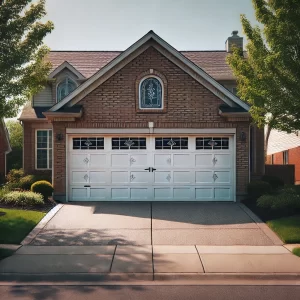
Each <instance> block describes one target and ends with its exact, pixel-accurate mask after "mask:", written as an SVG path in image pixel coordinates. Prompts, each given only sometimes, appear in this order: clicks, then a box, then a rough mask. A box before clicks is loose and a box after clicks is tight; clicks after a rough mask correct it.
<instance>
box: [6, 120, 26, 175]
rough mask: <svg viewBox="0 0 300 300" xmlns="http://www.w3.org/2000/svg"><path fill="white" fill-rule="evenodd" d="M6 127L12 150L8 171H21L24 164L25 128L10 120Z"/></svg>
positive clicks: (8, 158) (8, 157) (8, 161)
mask: <svg viewBox="0 0 300 300" xmlns="http://www.w3.org/2000/svg"><path fill="white" fill-rule="evenodd" d="M6 127H7V130H8V133H9V140H10V146H11V149H12V151H11V152H10V153H9V154H8V155H7V171H10V170H11V169H20V168H22V162H23V127H22V125H21V124H20V122H18V121H14V120H8V121H7V122H6Z"/></svg>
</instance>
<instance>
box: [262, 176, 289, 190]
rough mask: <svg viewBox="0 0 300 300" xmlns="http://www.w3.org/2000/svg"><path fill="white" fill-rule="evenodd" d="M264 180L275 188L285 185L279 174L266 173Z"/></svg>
mask: <svg viewBox="0 0 300 300" xmlns="http://www.w3.org/2000/svg"><path fill="white" fill-rule="evenodd" d="M261 180H262V181H265V182H268V183H269V184H270V185H271V187H272V189H273V190H276V189H279V188H282V187H283V186H284V181H283V180H282V179H281V178H279V177H277V176H272V175H264V176H263V177H262V178H261Z"/></svg>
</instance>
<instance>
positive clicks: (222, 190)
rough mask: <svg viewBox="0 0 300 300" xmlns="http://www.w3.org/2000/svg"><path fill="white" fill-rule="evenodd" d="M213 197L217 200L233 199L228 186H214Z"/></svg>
mask: <svg viewBox="0 0 300 300" xmlns="http://www.w3.org/2000/svg"><path fill="white" fill-rule="evenodd" d="M215 199H217V200H231V201H232V200H233V199H232V196H231V188H230V187H216V188H215Z"/></svg>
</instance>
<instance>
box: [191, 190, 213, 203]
mask: <svg viewBox="0 0 300 300" xmlns="http://www.w3.org/2000/svg"><path fill="white" fill-rule="evenodd" d="M195 199H196V200H201V201H208V200H214V189H213V187H196V189H195Z"/></svg>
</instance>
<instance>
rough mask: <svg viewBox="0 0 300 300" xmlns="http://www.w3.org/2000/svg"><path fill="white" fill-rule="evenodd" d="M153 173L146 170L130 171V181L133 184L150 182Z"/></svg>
mask: <svg viewBox="0 0 300 300" xmlns="http://www.w3.org/2000/svg"><path fill="white" fill-rule="evenodd" d="M150 176H151V174H150V173H149V172H146V171H131V172H130V182H131V184H137V183H142V184H149V181H150V178H151V177H150Z"/></svg>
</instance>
